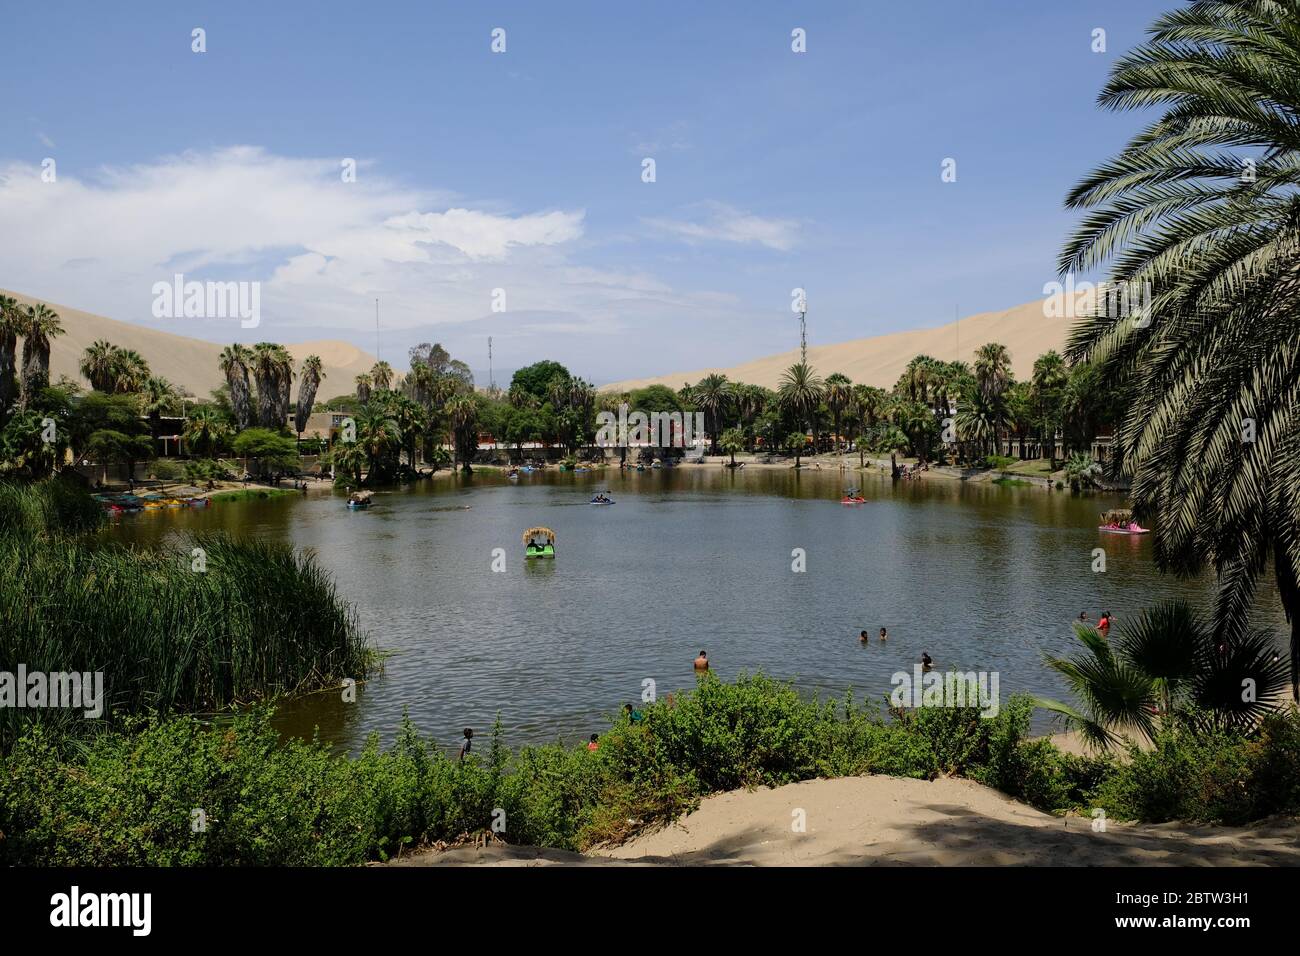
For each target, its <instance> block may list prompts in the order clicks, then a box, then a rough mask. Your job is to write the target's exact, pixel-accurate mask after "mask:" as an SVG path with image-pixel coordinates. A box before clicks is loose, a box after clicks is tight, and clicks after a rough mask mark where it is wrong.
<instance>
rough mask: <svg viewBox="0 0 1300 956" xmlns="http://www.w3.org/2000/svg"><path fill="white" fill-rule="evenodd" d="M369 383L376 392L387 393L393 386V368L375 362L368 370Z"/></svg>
mask: <svg viewBox="0 0 1300 956" xmlns="http://www.w3.org/2000/svg"><path fill="white" fill-rule="evenodd" d="M370 381H371V383H372V384H373V385H374V387H375V389H376V390H377V391H380V392H386V391H388V390H389V389H390V388H391V386H392V384H393V367H392V366H391V365H389V364H388V363H387V362H376V363H375V364H374V366H373V367H372V368H371V369H370Z"/></svg>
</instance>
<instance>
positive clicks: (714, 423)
mask: <svg viewBox="0 0 1300 956" xmlns="http://www.w3.org/2000/svg"><path fill="white" fill-rule="evenodd" d="M691 394H692V396H693V398H694V402H695V404H697V405H698V406H699V407H700V411H702V412H704V427H705V428H706V429H707V430H708V433H709V438H710V439H711V444H712V451H713V454H715V455H716V454H717V452H718V437H719V435H718V433H719V431H720V430H721V428H722V413H723V410H724V409H725V408H726V407H727V403H728V402H729V401H730V400H731V384H730V383H729V382H728V381H727V376H725V375H719V374H718V373H716V372H715V373H714V374H712V375H706V376H705V377H704V378H702V379H700V381H699V382H698V383H697V384H696V386H695V387H694V388H693V389H691Z"/></svg>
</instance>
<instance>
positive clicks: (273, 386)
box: [253, 342, 293, 429]
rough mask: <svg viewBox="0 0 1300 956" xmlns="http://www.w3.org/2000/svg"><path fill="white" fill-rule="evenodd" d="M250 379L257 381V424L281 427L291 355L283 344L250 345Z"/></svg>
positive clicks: (286, 414)
mask: <svg viewBox="0 0 1300 956" xmlns="http://www.w3.org/2000/svg"><path fill="white" fill-rule="evenodd" d="M253 378H254V380H255V381H256V382H257V423H258V425H260V426H261V427H262V428H274V429H280V428H283V427H284V426H285V424H286V423H287V422H288V420H289V393H290V389H291V388H292V385H293V356H291V355H290V354H289V351H288V350H287V349H286V348H285V347H284V346H283V345H277V344H276V343H274V342H258V343H257V344H256V345H254V346H253Z"/></svg>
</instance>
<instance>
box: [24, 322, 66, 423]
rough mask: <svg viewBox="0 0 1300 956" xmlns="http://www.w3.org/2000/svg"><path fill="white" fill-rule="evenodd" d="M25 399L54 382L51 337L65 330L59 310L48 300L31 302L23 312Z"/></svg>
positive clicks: (27, 401) (27, 402) (26, 401)
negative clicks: (52, 380)
mask: <svg viewBox="0 0 1300 956" xmlns="http://www.w3.org/2000/svg"><path fill="white" fill-rule="evenodd" d="M21 328H22V335H23V372H22V389H23V402H24V403H25V404H30V402H31V398H32V396H34V395H35V394H36V393H37V392H39V391H40V390H41V389H43V388H45V386H47V385H49V384H50V339H52V338H55V337H56V336H60V335H62V334H63V324H62V323H61V322H60V321H59V314H58V313H57V312H55V311H54V310H53V309H51V308H50V307H49V306H47V305H46V304H45V303H44V302H38V303H36V305H29V306H28V307H27V309H26V311H25V312H24V313H23V314H22V324H21Z"/></svg>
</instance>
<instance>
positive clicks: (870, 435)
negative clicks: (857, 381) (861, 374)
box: [852, 385, 889, 468]
mask: <svg viewBox="0 0 1300 956" xmlns="http://www.w3.org/2000/svg"><path fill="white" fill-rule="evenodd" d="M888 402H889V398H888V396H887V395H886V394H885V390H884V389H883V388H877V387H876V386H874V385H854V386H853V405H852V408H853V416H854V419H855V423H856V425H857V435H858V467H859V468H865V467H866V466H867V461H866V454H867V445H868V443H870V442H871V441H873V440H874V438H875V436H876V431H877V429H878V428H879V426H880V422H881V420H882V419H883V418H884V417H885V409H886V407H887V405H888Z"/></svg>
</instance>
